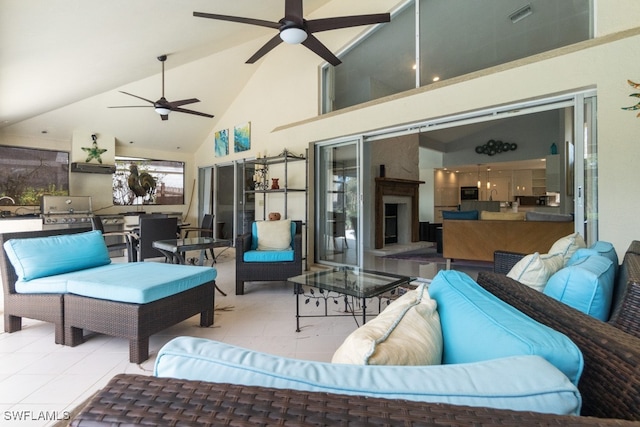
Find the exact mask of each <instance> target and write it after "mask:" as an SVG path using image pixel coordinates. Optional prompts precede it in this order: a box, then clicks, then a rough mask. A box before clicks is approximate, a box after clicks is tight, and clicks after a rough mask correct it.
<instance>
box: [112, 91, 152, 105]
mask: <svg viewBox="0 0 640 427" xmlns="http://www.w3.org/2000/svg"><path fill="white" fill-rule="evenodd" d="M118 92H120V93H124V94H125V95H129V96H133V97H134V98H138V99H142V100H143V101H147V102H148V103H150V104H154V102H153V101H151V100H149V99H147V98H143V97H141V96H138V95H134V94H132V93H129V92H124V91H122V90H120V91H118Z"/></svg>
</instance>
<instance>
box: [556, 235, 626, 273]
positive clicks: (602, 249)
mask: <svg viewBox="0 0 640 427" xmlns="http://www.w3.org/2000/svg"><path fill="white" fill-rule="evenodd" d="M591 255H602V256H604V257H607V258H609V259H610V260H611V262H612V263H613V265H614V266H615V267H616V268H617V267H618V254H617V253H616V249H615V248H614V247H613V245H612V244H611V243H609V242H603V241H600V240H599V241H597V242H595V243H594V244H593V245H591V247H589V248H580V249H578V250H577V251H575V252H574V254H573V255H572V256H571V258H570V259H569V261H567V265H573V264H575V263H576V262H577V261H578V260H580V259H582V258H586V257H589V256H591Z"/></svg>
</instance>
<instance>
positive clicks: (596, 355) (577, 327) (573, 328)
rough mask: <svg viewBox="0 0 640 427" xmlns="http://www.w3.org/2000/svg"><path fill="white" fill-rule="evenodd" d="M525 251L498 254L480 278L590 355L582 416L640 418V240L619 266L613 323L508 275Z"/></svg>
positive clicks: (582, 388) (583, 379)
mask: <svg viewBox="0 0 640 427" xmlns="http://www.w3.org/2000/svg"><path fill="white" fill-rule="evenodd" d="M521 257H522V255H521V254H513V253H508V252H506V253H505V252H497V253H496V262H495V269H496V271H495V272H493V273H491V272H480V273H479V274H478V279H477V282H478V283H479V284H480V286H482V287H484V288H485V289H487V290H488V291H490V292H491V293H493V294H494V295H496V296H498V297H499V298H500V299H502V300H503V301H505V302H507V303H509V304H510V305H512V306H514V307H516V308H517V309H519V310H520V311H522V312H523V313H525V314H527V315H529V316H530V317H532V318H534V319H536V320H537V321H539V322H540V323H543V324H545V325H547V326H550V327H551V328H553V329H555V330H557V331H560V332H562V333H564V334H565V335H567V336H568V337H569V338H571V340H572V341H573V342H574V343H576V344H577V345H578V347H579V348H580V349H581V350H582V353H583V356H584V371H583V373H582V377H581V379H580V383H579V384H578V388H579V390H580V392H581V395H582V400H583V404H582V414H584V415H589V416H594V417H604V418H619V419H627V420H636V421H640V315H639V308H640V242H639V241H633V242H632V243H631V245H630V246H629V248H628V249H627V251H626V253H625V255H624V258H623V261H622V264H621V265H620V266H619V267H618V272H617V278H616V283H615V287H614V299H613V305H612V308H611V315H610V317H609V320H608V321H607V322H603V321H600V320H597V319H595V318H594V317H592V316H589V315H587V314H584V313H582V312H580V311H578V310H576V309H574V308H572V307H569V306H568V305H566V304H563V303H561V302H559V301H556V300H555V299H552V298H550V297H548V296H547V295H544V294H543V293H541V292H538V291H536V290H534V289H532V288H529V287H527V286H524V285H522V284H521V283H519V282H517V281H515V280H512V279H510V278H508V277H507V276H505V274H504V273H506V272H508V271H509V269H510V266H511V265H513V264H515V262H516V261H517V260H518V259H520V258H521Z"/></svg>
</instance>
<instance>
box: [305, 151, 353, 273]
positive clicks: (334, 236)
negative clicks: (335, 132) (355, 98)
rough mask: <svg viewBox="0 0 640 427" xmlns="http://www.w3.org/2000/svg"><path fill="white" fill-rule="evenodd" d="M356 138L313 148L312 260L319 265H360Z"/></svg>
mask: <svg viewBox="0 0 640 427" xmlns="http://www.w3.org/2000/svg"><path fill="white" fill-rule="evenodd" d="M360 149H361V140H360V139H350V140H345V141H341V142H335V141H334V142H332V143H330V144H326V145H318V146H317V147H316V171H317V172H316V173H317V176H316V236H315V241H316V258H317V260H318V262H320V263H323V264H335V265H351V266H359V265H361V264H362V259H361V258H362V255H361V254H362V239H361V237H360V236H361V235H362V234H361V225H360V218H361V215H360V209H361V197H360V195H361V194H362V190H361V187H360V182H361V180H360V179H359V177H360V172H359V164H360V162H359V158H360V156H359V155H358V152H359V150H360Z"/></svg>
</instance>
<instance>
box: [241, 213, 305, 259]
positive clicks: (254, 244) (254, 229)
mask: <svg viewBox="0 0 640 427" xmlns="http://www.w3.org/2000/svg"><path fill="white" fill-rule="evenodd" d="M295 235H296V222H295V221H291V241H293V238H294V237H295ZM256 249H258V226H257V225H256V223H255V222H252V223H251V250H252V251H255V250H256ZM245 261H247V260H246V259H245ZM291 261H293V259H292V260H291Z"/></svg>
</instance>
